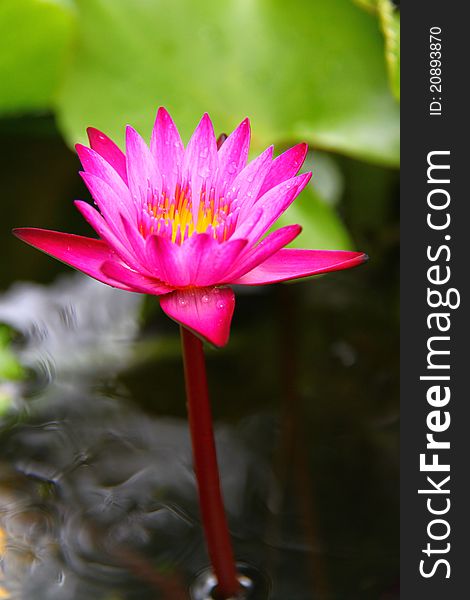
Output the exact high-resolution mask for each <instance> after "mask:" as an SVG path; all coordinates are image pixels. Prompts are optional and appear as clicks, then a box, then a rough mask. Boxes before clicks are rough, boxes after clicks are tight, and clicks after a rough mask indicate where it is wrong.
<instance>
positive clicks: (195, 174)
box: [182, 113, 218, 220]
mask: <svg viewBox="0 0 470 600" xmlns="http://www.w3.org/2000/svg"><path fill="white" fill-rule="evenodd" d="M217 167H218V158H217V142H216V139H215V135H214V128H213V126H212V121H211V120H210V118H209V115H208V114H207V113H205V114H204V116H203V117H202V119H201V121H200V122H199V125H198V126H197V127H196V130H195V131H194V133H193V135H192V137H191V139H190V140H189V143H188V146H187V148H186V151H185V153H184V159H183V177H182V179H183V184H184V183H188V184H189V186H190V189H191V198H192V208H193V217H194V219H195V220H196V218H197V214H198V210H199V201H200V196H201V191H202V190H204V189H206V190H207V191H208V192H209V191H210V188H211V187H212V185H214V182H215V177H216V175H217Z"/></svg>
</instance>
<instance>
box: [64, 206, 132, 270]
mask: <svg viewBox="0 0 470 600" xmlns="http://www.w3.org/2000/svg"><path fill="white" fill-rule="evenodd" d="M74 204H75V206H76V207H77V209H78V210H79V211H80V213H81V214H82V216H83V217H84V219H85V220H86V221H87V222H88V223H89V224H90V225H91V226H92V227H93V229H94V230H95V231H96V233H97V234H98V235H99V236H100V238H102V239H103V240H104V241H105V242H107V244H108V245H109V246H110V247H111V248H113V249H114V250H115V251H116V253H117V254H119V256H120V257H121V258H122V259H123V260H124V261H125V262H126V263H127V264H128V265H130V266H131V267H133V268H138V266H139V263H138V261H137V259H136V256H135V253H134V252H133V251H132V248H131V247H130V246H129V244H127V245H125V244H124V243H123V242H122V241H121V239H120V238H119V237H118V236H117V235H115V233H114V232H113V231H112V230H111V228H110V227H109V225H108V223H107V222H106V221H105V220H104V218H103V217H102V216H101V214H100V213H99V212H98V211H97V210H96V209H94V208H93V207H92V206H91V205H90V204H88V202H83V201H82V200H75V203H74Z"/></svg>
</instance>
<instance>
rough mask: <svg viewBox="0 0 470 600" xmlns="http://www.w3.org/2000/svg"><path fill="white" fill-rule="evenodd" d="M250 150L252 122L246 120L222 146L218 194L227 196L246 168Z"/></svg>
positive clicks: (219, 154)
mask: <svg viewBox="0 0 470 600" xmlns="http://www.w3.org/2000/svg"><path fill="white" fill-rule="evenodd" d="M249 148H250V121H249V119H245V120H244V121H242V122H241V123H240V125H239V126H238V127H237V128H236V129H235V131H233V132H232V133H231V134H230V135H229V136H228V138H227V139H226V140H225V142H224V143H223V144H222V146H221V148H220V150H219V152H218V156H219V175H218V182H217V183H218V193H219V195H221V196H225V193H226V190H227V188H228V187H230V185H231V183H232V181H233V180H234V179H235V177H236V176H237V175H238V173H240V171H241V170H242V169H243V168H244V167H245V166H246V160H247V158H248V150H249Z"/></svg>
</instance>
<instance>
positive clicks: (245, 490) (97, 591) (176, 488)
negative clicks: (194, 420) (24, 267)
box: [0, 275, 395, 600]
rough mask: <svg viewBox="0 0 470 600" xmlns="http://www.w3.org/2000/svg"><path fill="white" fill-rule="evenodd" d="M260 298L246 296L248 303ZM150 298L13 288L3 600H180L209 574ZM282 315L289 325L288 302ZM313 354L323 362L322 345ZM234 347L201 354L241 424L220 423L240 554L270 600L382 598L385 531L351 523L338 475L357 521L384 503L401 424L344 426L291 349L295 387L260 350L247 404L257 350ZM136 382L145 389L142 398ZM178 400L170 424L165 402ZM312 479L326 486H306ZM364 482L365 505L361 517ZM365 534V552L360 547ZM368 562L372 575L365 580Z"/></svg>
mask: <svg viewBox="0 0 470 600" xmlns="http://www.w3.org/2000/svg"><path fill="white" fill-rule="evenodd" d="M257 301H258V300H257V298H256V297H250V298H249V306H250V307H251V306H252V305H253V303H255V302H257ZM341 301H342V302H344V297H341ZM263 302H265V300H263ZM304 302H305V301H304ZM142 303H143V299H142V297H141V296H138V295H136V294H129V293H126V292H120V291H117V290H113V289H112V288H109V287H107V286H104V285H102V284H99V283H97V282H94V281H93V280H91V279H88V278H82V277H81V276H78V275H77V276H75V275H72V276H66V277H63V278H61V279H60V280H59V281H58V282H56V283H55V284H53V285H51V286H48V287H46V286H38V285H34V284H26V283H24V284H16V285H15V286H13V287H12V288H11V289H10V290H9V291H8V292H7V293H6V294H4V296H3V297H2V298H1V299H0V323H5V324H7V325H8V326H9V327H10V328H11V329H12V331H13V332H14V333H15V335H14V337H13V347H12V348H13V350H14V352H15V353H16V354H17V356H18V358H19V360H20V361H21V363H22V364H23V365H24V366H25V367H26V369H27V377H26V378H25V379H24V380H19V381H5V382H2V384H1V385H2V386H3V387H4V389H5V390H7V393H8V395H9V398H10V400H11V402H10V406H9V410H7V411H4V412H3V413H1V415H0V456H1V458H0V482H1V483H0V555H1V556H3V558H2V559H1V566H2V571H3V581H0V598H2V594H4V595H5V597H9V598H12V599H13V598H14V599H18V600H20V599H21V600H50V599H52V600H89V599H96V600H101V599H102V600H134V599H136V600H137V599H138V600H146V599H147V598H148V599H155V598H157V599H158V598H162V599H168V600H179V599H183V598H188V593H189V591H188V588H189V585H190V584H191V582H192V581H193V579H194V577H196V576H197V574H199V573H201V572H203V571H204V569H205V568H206V567H207V564H208V559H207V555H206V550H205V546H204V540H203V537H202V530H201V527H200V519H199V511H198V506H197V493H196V487H195V481H194V477H193V473H192V461H191V450H190V442H189V437H188V431H187V423H186V420H185V419H184V418H177V417H176V416H175V414H180V413H181V414H184V396H183V395H182V394H181V393H179V392H178V390H179V389H181V381H179V382H178V381H177V378H180V379H181V364H180V358H179V351H178V340H177V339H176V337H175V338H168V333H167V330H163V329H161V328H160V322H159V321H158V320H157V321H156V325H154V326H152V329H151V331H150V332H149V331H146V332H143V331H142V323H143V322H144V321H143V319H142V311H143V304H142ZM331 305H332V303H331V299H330V302H329V306H331ZM246 306H248V303H247V305H246ZM278 308H279V307H278ZM280 308H281V309H282V311H283V312H284V314H285V313H286V304H285V298H283V299H282V302H281V303H280ZM294 309H295V310H294V311H293V312H294V313H295V312H296V311H299V310H301V309H302V306H301V305H298V306H294ZM243 310H244V306H243V298H242V299H241V300H240V312H241V313H242V314H243ZM282 311H281V312H282ZM250 314H251V313H245V315H244V316H245V318H247V320H249V319H250V318H252V317H250ZM258 314H262V313H258ZM256 318H257V325H258V327H259V331H261V332H263V331H269V332H271V331H272V330H273V327H272V324H273V322H274V323H275V322H276V320H275V319H273V313H272V312H271V314H269V313H268V314H267V315H263V318H265V319H266V322H265V323H264V322H263V319H260V318H259V316H258V315H257V317H256ZM280 321H282V319H280ZM165 323H166V321H165ZM338 330H339V332H340V335H337V336H336V337H335V336H332V335H331V332H330V331H328V332H327V333H326V334H325V339H327V340H331V353H330V354H331V360H334V361H339V362H340V363H341V364H342V365H343V367H344V368H345V369H349V370H351V369H353V368H356V365H357V362H358V361H359V358H358V357H359V356H360V354H361V352H360V351H358V350H357V347H358V345H359V346H360V343H359V344H358V343H352V342H351V340H350V339H349V340H346V341H344V339H345V338H344V332H343V331H342V328H341V327H340V328H338ZM289 331H290V329H288V330H287V335H291V334H289ZM284 333H286V332H284ZM175 334H176V328H175ZM270 335H272V334H271V333H270ZM281 337H282V336H281ZM365 339H367V340H369V337H367V336H366V337H365ZM309 343H312V338H310V339H309ZM317 343H318V346H319V348H320V350H318V349H317V354H316V356H317V357H321V356H322V354H321V348H322V347H323V348H324V347H325V346H324V345H323V346H322V343H320V341H318V340H317ZM236 344H237V340H236V337H235V338H234V340H233V343H232V344H231V346H230V347H228V348H227V350H226V351H224V352H223V353H214V354H209V357H208V358H209V367H210V369H211V370H212V371H211V384H212V385H213V387H214V388H215V393H214V394H213V397H214V399H215V402H214V404H215V407H216V409H217V407H220V406H223V407H224V410H226V414H230V411H234V414H236V415H237V416H236V417H235V418H233V417H232V418H231V423H230V418H229V419H228V420H227V419H226V423H225V425H223V426H220V425H219V426H217V427H216V439H217V446H218V450H219V462H220V465H221V478H222V485H223V490H224V496H225V500H226V507H227V512H228V517H229V523H230V529H231V532H232V535H233V538H234V545H235V552H236V555H237V558H238V559H239V560H241V561H243V562H245V563H248V564H249V565H251V566H254V567H256V568H257V569H258V571H259V572H261V573H265V574H267V576H268V578H269V579H270V580H271V581H272V588H271V596H270V598H271V600H281V599H282V600H286V599H287V598H288V599H289V600H308V599H311V598H325V599H326V598H331V599H332V598H335V600H336V598H338V599H340V598H345V599H347V600H349V599H350V598H356V597H357V598H359V597H360V598H373V597H377V595H375V596H374V594H375V590H377V589H378V588H379V586H381V585H382V583H381V581H382V580H383V581H385V582H386V583H385V585H384V586H383V587H381V588H379V589H382V590H384V589H385V587H386V585H388V582H389V581H390V575H389V573H390V571H391V572H392V573H394V567H393V563H392V566H391V567H388V562H390V560H389V556H388V555H387V554H386V552H385V554H384V555H381V553H380V544H381V543H382V540H381V538H380V534H379V535H378V536H377V537H368V538H367V537H365V536H364V534H363V532H362V530H361V527H362V526H361V524H360V522H358V523H355V522H352V521H351V515H350V514H349V513H346V514H343V513H344V505H343V504H342V502H343V499H344V493H343V491H344V490H343V489H341V487H338V481H341V482H345V481H346V482H347V481H349V482H350V484H351V486H354V485H356V486H357V490H356V492H355V494H356V497H357V498H359V504H358V506H355V507H354V510H355V513H352V514H354V518H357V519H359V520H361V519H362V520H363V522H364V523H367V520H368V519H371V516H370V515H371V511H373V510H374V508H373V507H374V506H376V504H377V503H378V504H383V503H384V498H385V497H387V496H390V495H391V491H390V490H388V489H386V482H385V481H383V478H381V476H379V475H378V473H382V472H390V465H392V468H393V462H394V460H395V448H394V446H393V443H394V439H395V437H394V435H395V434H394V433H393V431H392V432H391V428H393V427H394V423H395V420H394V419H393V418H392V419H390V418H389V417H387V416H386V415H385V416H384V410H383V409H381V410H380V413H379V415H378V416H377V418H376V419H375V420H374V419H372V420H371V419H370V417H369V416H368V417H367V419H369V422H368V421H367V420H366V419H364V417H363V416H361V415H359V416H358V417H357V418H358V422H360V428H359V429H357V428H356V429H354V428H353V427H352V426H351V424H350V422H349V423H348V426H347V427H346V426H345V425H344V426H343V425H341V423H342V421H339V420H338V419H339V415H348V417H347V418H351V415H354V413H353V412H351V411H350V412H349V413H348V412H347V411H345V410H344V407H341V406H339V407H338V408H335V406H334V405H332V404H331V403H329V402H328V401H327V400H328V397H327V399H326V401H325V402H322V400H321V398H320V397H318V396H317V397H315V396H314V400H315V402H312V395H314V394H312V392H311V391H310V388H309V386H310V385H311V381H310V379H308V378H307V377H306V373H307V372H308V369H309V368H310V367H309V366H308V365H309V364H310V363H308V364H307V365H302V363H301V360H304V361H306V360H311V355H309V354H308V353H307V352H305V353H303V354H302V355H301V356H300V358H299V356H296V357H295V359H294V356H295V353H294V352H293V347H294V346H295V341H293V340H291V341H289V340H287V344H284V346H283V347H284V352H281V353H280V355H279V358H280V360H281V361H282V363H283V364H284V366H285V367H286V366H287V365H288V364H289V362H290V361H292V360H294V363H296V362H298V363H299V364H297V366H296V368H297V369H299V370H300V372H299V373H297V374H296V375H294V374H292V372H291V375H290V376H289V369H290V368H291V367H289V369H287V368H286V369H284V372H285V374H287V376H288V377H287V381H286V382H282V381H281V382H280V384H281V387H280V391H279V392H277V391H276V388H275V387H273V386H275V385H276V383H275V382H276V377H275V374H274V373H273V365H276V362H275V358H276V356H275V353H274V352H273V348H275V344H273V343H267V344H265V348H266V349H268V350H270V351H271V352H273V355H272V356H268V357H267V358H266V359H265V361H261V362H260V363H259V366H258V367H257V368H258V370H259V372H260V373H261V374H260V375H259V379H255V378H252V379H251V380H250V388H249V392H250V394H252V396H250V395H247V394H245V395H241V394H240V391H239V390H240V388H239V387H237V384H236V381H235V377H234V374H233V372H235V373H237V372H239V371H237V370H240V365H241V364H243V365H253V364H254V363H255V362H256V361H257V360H258V361H259V356H257V352H258V350H257V346H256V344H254V343H253V344H251V345H250V344H248V345H247V347H248V348H251V350H250V352H251V353H250V354H246V355H244V354H243V353H240V352H236V353H233V350H232V348H234V347H236ZM286 348H287V350H288V352H287V353H286V352H285V350H286ZM149 349H150V350H149ZM156 351H157V354H155V352H156ZM231 352H232V354H231ZM162 357H163V358H162ZM165 357H166V359H165V360H163V359H164V358H165ZM168 357H172V358H171V360H167V359H168ZM328 360H330V359H328ZM237 361H243V363H241V362H237ZM136 365H137V366H136ZM139 365H140V366H139ZM214 367H216V368H214ZM133 368H134V371H132V369H133ZM292 368H293V367H292ZM263 369H264V370H265V372H264V371H263ZM129 371H131V372H132V373H131V374H132V377H130V376H128V374H129ZM232 371H233V372H232ZM240 372H243V371H241V370H240ZM320 373H321V369H320V370H319V371H318V372H317V374H316V376H317V377H319V375H320ZM135 380H139V382H140V383H141V385H142V388H135V390H134V388H133V386H134V383H133V382H135ZM294 380H295V381H299V382H300V383H299V386H298V387H299V389H298V390H295V389H294V388H295V387H297V384H295V385H294V384H293V383H292V382H293V381H294ZM268 381H269V382H270V384H269V385H270V386H271V387H266V386H267V382H268ZM227 382H231V383H230V385H229V386H228V385H227ZM176 383H179V385H180V388H178V387H177V386H176ZM320 383H321V384H320V386H319V388H320V389H327V384H326V382H325V381H321V382H320ZM329 385H330V386H331V387H330V393H331V396H332V397H341V393H340V392H339V391H338V389H336V386H339V385H348V386H350V388H351V389H353V388H352V385H353V384H352V383H351V381H350V380H346V379H345V380H344V381H342V382H339V381H336V380H332V381H331V382H330V383H329ZM371 385H372V384H371ZM374 385H376V386H378V385H380V382H379V380H378V382H376V383H374ZM129 386H130V387H129ZM293 386H294V387H293ZM242 387H243V386H242ZM245 387H246V386H245ZM136 390H137V391H136ZM175 390H176V391H175ZM315 393H316V394H318V392H315ZM139 394H141V395H143V396H144V397H145V402H141V401H140V400H138V396H139ZM299 394H300V397H299ZM166 396H168V398H167V397H166ZM255 396H256V397H257V398H258V403H254V404H253V405H251V406H250V409H249V410H246V409H245V408H244V407H243V406H244V404H243V403H247V402H248V403H249V402H251V399H252V397H255ZM271 396H272V397H273V401H272V403H273V405H274V406H278V407H282V406H283V407H284V408H283V409H282V411H281V414H282V417H279V416H278V413H276V411H273V410H272V409H269V408H267V407H266V404H264V403H266V399H267V398H270V397H271ZM303 399H306V400H307V403H306V404H305V405H306V406H307V407H308V408H307V409H308V411H310V412H309V415H308V419H309V425H308V428H307V426H306V425H305V424H304V423H303V421H304V420H305V416H304V415H303V410H304V409H303V408H302V403H303ZM354 401H355V400H354V393H352V394H349V396H348V402H351V403H352V404H354ZM173 405H175V409H174V410H173V413H172V412H171V411H168V410H167V407H168V406H173ZM150 406H152V407H153V408H152V409H151V410H150V409H149V408H148V407H150ZM144 407H145V408H144ZM219 410H220V409H219ZM385 413H386V411H385ZM386 414H387V413H386ZM169 415H172V416H169ZM342 418H344V419H345V421H344V422H346V417H342ZM364 424H366V425H364ZM364 426H365V427H366V429H365V430H364ZM358 432H359V433H358ZM371 457H374V458H373V459H372V458H371ZM387 470H388V471H387ZM312 473H313V477H312ZM317 476H318V478H319V479H320V481H322V482H323V485H319V486H313V485H312V479H313V480H315V479H316V477H317ZM367 477H368V478H369V479H370V481H371V484H370V485H371V486H372V489H374V490H375V491H374V494H375V495H373V496H371V502H369V503H368V504H367V505H365V506H364V507H362V508H361V502H362V501H361V500H360V499H361V497H363V496H364V494H365V493H364V491H363V490H362V489H361V487H363V486H366V485H367V484H366V480H367ZM387 480H388V478H387ZM341 485H342V484H341ZM380 486H383V495H382V491H381V490H382V488H381V487H380ZM377 490H378V491H377ZM349 497H351V496H347V498H349ZM317 505H318V506H317ZM313 511H315V512H313ZM361 511H362V512H361ZM318 512H319V513H320V517H318V514H317V513H318ZM377 518H378V519H380V512H379V513H378V517H377ZM318 519H320V527H319V528H317V529H316V530H315V527H316V524H317V523H318ZM379 531H380V530H379ZM368 535H369V534H368ZM361 536H362V537H361ZM363 539H364V540H365V542H364V544H365V545H366V547H367V548H366V554H365V555H364V550H363V549H364V546H361V547H360V548H358V547H357V545H356V544H357V540H360V541H361V543H362V540H363ZM367 552H369V554H367ZM372 555H373V556H374V557H375V560H376V563H375V564H376V568H377V575H376V580H375V581H374V580H372V582H371V581H370V580H366V579H365V578H363V579H362V580H360V581H359V583H358V582H357V578H358V577H357V573H362V572H363V571H364V567H363V566H362V565H363V564H364V563H365V564H368V562H370V560H371V558H370V557H371V556H372ZM380 570H382V571H380ZM382 573H383V574H382ZM312 574H313V575H312ZM349 576H350V577H351V580H354V582H355V583H354V586H355V587H354V590H355V591H354V592H353V593H352V594H349V593H348V589H347V588H348V577H349ZM354 578H356V579H354ZM339 581H341V584H339V583H338V582H339ZM391 583H393V579H392V580H391ZM391 583H390V585H391ZM328 586H329V587H328ZM342 589H344V590H346V591H344V592H342V591H341V590H342ZM358 589H360V590H361V591H360V592H358V591H357V590H358ZM322 590H323V591H322ZM325 590H329V591H325ZM338 590H340V591H338ZM6 594H8V595H6Z"/></svg>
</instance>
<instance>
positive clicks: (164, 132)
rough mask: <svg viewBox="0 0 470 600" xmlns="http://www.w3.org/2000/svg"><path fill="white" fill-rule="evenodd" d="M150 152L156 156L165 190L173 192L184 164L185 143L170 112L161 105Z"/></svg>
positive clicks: (169, 192)
mask: <svg viewBox="0 0 470 600" xmlns="http://www.w3.org/2000/svg"><path fill="white" fill-rule="evenodd" d="M150 152H151V153H152V156H153V157H154V158H155V161H156V163H157V168H158V170H159V172H160V175H161V177H162V181H163V187H164V190H165V191H166V192H167V193H168V194H169V195H171V194H173V193H174V190H175V187H176V184H177V182H178V181H179V177H180V174H181V169H182V166H183V156H184V150H183V144H182V142H181V138H180V134H179V133H178V129H177V128H176V125H175V124H174V122H173V120H172V118H171V117H170V115H169V114H168V112H167V111H166V110H165V109H164V108H163V107H160V108H159V109H158V112H157V118H156V120H155V125H154V127H153V131H152V138H151V141H150Z"/></svg>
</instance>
